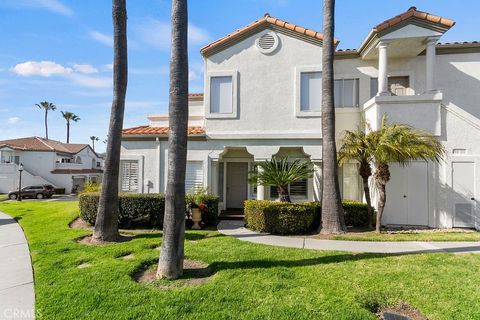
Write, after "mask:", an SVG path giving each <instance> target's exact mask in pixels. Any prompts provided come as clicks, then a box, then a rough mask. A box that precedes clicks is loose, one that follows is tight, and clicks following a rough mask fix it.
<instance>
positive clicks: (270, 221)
mask: <svg viewBox="0 0 480 320" xmlns="http://www.w3.org/2000/svg"><path fill="white" fill-rule="evenodd" d="M320 210H321V207H320V203H318V202H307V203H287V202H276V201H269V200H247V201H245V210H244V211H245V222H246V224H247V226H248V228H250V229H253V230H256V231H260V232H268V233H274V234H300V233H307V232H309V231H311V230H313V229H314V228H315V226H316V225H318V221H319V220H318V219H317V217H319V216H320Z"/></svg>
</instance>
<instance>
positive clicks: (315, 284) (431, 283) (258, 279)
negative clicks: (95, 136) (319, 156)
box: [0, 202, 480, 320]
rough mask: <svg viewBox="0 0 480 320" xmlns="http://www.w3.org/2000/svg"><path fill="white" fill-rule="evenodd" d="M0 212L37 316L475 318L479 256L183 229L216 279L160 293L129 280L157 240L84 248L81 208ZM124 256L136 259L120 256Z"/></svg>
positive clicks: (2, 206)
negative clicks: (27, 265) (406, 307)
mask: <svg viewBox="0 0 480 320" xmlns="http://www.w3.org/2000/svg"><path fill="white" fill-rule="evenodd" d="M0 210H2V211H4V212H7V213H9V214H10V215H12V216H14V217H16V218H17V219H19V221H20V223H21V225H22V226H23V228H24V230H25V231H26V234H27V237H28V240H29V243H30V248H31V251H32V257H33V263H34V270H35V289H36V298H37V309H38V311H39V314H40V317H39V319H49V320H50V319H262V320H263V319H375V316H374V315H373V314H372V313H371V312H370V311H369V310H367V307H369V306H373V305H376V304H382V303H386V302H390V303H396V302H399V301H404V302H406V303H408V304H410V305H412V306H414V307H415V308H418V309H419V310H420V311H421V312H422V313H424V314H425V315H426V316H428V317H429V318H430V319H480V308H479V307H478V301H479V300H480V288H479V279H480V267H479V266H480V255H475V254H463V255H453V254H447V253H438V254H418V255H405V256H385V255H373V254H348V253H341V252H317V251H308V250H300V249H286V248H277V247H269V246H264V245H257V244H252V243H248V242H242V241H239V240H236V239H233V238H229V237H225V236H220V235H218V234H216V233H215V232H213V231H210V232H202V231H197V232H190V231H189V232H187V241H186V245H185V249H186V255H187V256H188V257H189V258H191V259H197V260H201V261H203V262H205V263H208V264H210V265H211V268H212V269H213V270H214V272H215V275H214V276H213V278H212V279H211V280H210V281H209V282H207V283H206V284H202V285H200V286H196V287H187V288H176V289H171V290H161V289H159V288H158V287H156V286H155V285H144V284H138V283H136V282H134V281H133V280H132V278H131V274H133V273H135V272H136V271H138V270H139V269H140V268H141V267H142V266H147V265H151V264H153V263H155V261H156V259H157V256H158V250H156V249H154V248H155V247H156V246H158V245H159V244H160V241H161V236H160V234H158V233H147V234H139V235H137V236H136V237H135V239H134V240H132V241H130V242H126V243H120V244H113V245H107V246H102V247H97V246H85V245H81V244H78V243H76V242H75V239H76V238H77V237H81V236H83V235H86V234H88V231H86V230H78V229H70V228H69V227H68V223H69V222H70V221H72V220H73V219H74V218H75V217H76V216H77V214H78V209H77V202H24V203H17V202H9V203H7V202H4V203H0ZM205 234H210V235H213V236H211V237H208V238H205V237H204V236H205ZM128 253H133V254H134V256H135V259H133V260H123V259H119V258H118V257H119V256H121V255H125V254H128ZM81 263H89V264H91V265H92V266H91V267H89V268H84V269H79V268H77V265H79V264H81Z"/></svg>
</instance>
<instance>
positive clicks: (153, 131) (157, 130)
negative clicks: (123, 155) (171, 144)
mask: <svg viewBox="0 0 480 320" xmlns="http://www.w3.org/2000/svg"><path fill="white" fill-rule="evenodd" d="M122 134H123V135H127V136H130V135H147V136H148V135H154V136H158V135H162V136H163V135H164V136H166V135H167V134H168V127H151V126H139V127H133V128H127V129H123V132H122ZM188 135H190V136H199V135H205V129H204V128H202V127H189V128H188Z"/></svg>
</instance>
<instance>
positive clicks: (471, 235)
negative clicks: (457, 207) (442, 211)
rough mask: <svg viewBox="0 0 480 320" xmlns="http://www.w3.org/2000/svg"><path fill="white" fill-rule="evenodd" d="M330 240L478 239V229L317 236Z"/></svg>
mask: <svg viewBox="0 0 480 320" xmlns="http://www.w3.org/2000/svg"><path fill="white" fill-rule="evenodd" d="M318 237H319V238H328V239H332V240H354V241H480V232H478V231H464V232H462V231H455V230H450V231H448V230H447V231H435V232H432V231H430V232H428V231H415V230H413V231H401V232H383V231H382V233H380V234H377V233H375V232H373V231H369V232H354V233H347V234H342V235H333V236H328V237H324V236H318Z"/></svg>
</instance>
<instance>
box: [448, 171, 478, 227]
mask: <svg viewBox="0 0 480 320" xmlns="http://www.w3.org/2000/svg"><path fill="white" fill-rule="evenodd" d="M474 165H475V164H474V163H473V162H452V187H453V198H454V200H453V226H454V227H457V228H473V227H475V198H474V194H475V192H474V190H475V170H474Z"/></svg>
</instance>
